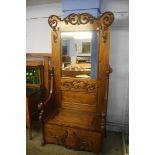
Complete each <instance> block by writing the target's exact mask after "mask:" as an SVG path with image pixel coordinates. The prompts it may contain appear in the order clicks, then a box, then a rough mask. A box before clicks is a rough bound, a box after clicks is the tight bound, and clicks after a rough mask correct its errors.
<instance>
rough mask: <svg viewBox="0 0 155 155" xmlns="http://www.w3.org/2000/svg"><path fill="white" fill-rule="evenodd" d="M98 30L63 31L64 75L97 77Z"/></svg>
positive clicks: (62, 55)
mask: <svg viewBox="0 0 155 155" xmlns="http://www.w3.org/2000/svg"><path fill="white" fill-rule="evenodd" d="M97 58H98V32H97V31H83V32H61V64H62V77H73V78H92V79H96V78H97Z"/></svg>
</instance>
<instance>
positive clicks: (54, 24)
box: [48, 15, 61, 43]
mask: <svg viewBox="0 0 155 155" xmlns="http://www.w3.org/2000/svg"><path fill="white" fill-rule="evenodd" d="M60 20H61V19H60V18H59V17H58V16H56V15H52V16H50V17H49V18H48V24H49V25H50V27H51V28H52V29H53V40H54V42H55V43H57V42H58V33H57V30H58V22H59V21H60Z"/></svg>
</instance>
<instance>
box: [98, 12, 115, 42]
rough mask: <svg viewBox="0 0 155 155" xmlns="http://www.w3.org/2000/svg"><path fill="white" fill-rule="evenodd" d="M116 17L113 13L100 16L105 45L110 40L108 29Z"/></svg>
mask: <svg viewBox="0 0 155 155" xmlns="http://www.w3.org/2000/svg"><path fill="white" fill-rule="evenodd" d="M113 21H114V15H113V13H112V12H105V13H103V14H102V15H101V16H100V23H101V29H102V38H103V41H104V43H106V41H107V38H108V33H107V32H106V30H107V28H108V27H109V26H110V25H111V24H112V23H113Z"/></svg>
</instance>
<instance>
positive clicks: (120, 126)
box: [106, 121, 129, 133]
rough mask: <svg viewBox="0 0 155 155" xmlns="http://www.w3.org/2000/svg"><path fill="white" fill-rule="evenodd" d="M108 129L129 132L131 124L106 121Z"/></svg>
mask: <svg viewBox="0 0 155 155" xmlns="http://www.w3.org/2000/svg"><path fill="white" fill-rule="evenodd" d="M106 130H109V131H117V132H125V133H128V132H129V124H128V123H124V124H123V123H120V122H108V121H107V123H106Z"/></svg>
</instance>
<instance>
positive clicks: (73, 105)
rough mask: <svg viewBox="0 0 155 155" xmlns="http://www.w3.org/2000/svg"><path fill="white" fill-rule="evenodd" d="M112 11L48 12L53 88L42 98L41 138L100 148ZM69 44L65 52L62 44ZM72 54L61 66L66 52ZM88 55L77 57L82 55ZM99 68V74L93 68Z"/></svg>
mask: <svg viewBox="0 0 155 155" xmlns="http://www.w3.org/2000/svg"><path fill="white" fill-rule="evenodd" d="M113 20H114V15H113V14H112V13H111V12H105V13H103V14H101V16H100V17H99V18H96V17H94V16H92V15H91V14H88V13H83V14H71V15H69V16H67V17H65V18H64V19H60V18H59V17H57V16H56V15H52V16H50V17H49V19H48V22H49V25H50V27H51V28H52V66H51V68H52V74H51V79H52V80H51V82H52V84H51V91H50V96H49V97H48V99H47V101H46V102H45V103H41V104H40V105H39V108H40V109H41V113H40V120H41V123H42V133H43V139H42V140H43V141H42V144H46V143H55V144H59V145H63V146H65V147H68V148H72V149H75V150H86V151H92V152H96V153H98V154H99V153H101V146H102V145H101V144H102V141H103V139H104V136H105V131H106V112H107V102H108V86H109V74H110V73H111V72H112V69H111V67H110V65H109V48H110V47H109V46H110V29H109V27H110V25H111V24H112V23H113ZM64 46H65V50H66V51H65V52H63V51H62V50H63V49H64ZM63 53H65V54H66V55H67V56H69V57H70V63H69V64H68V65H65V66H63V63H62V62H63V61H62V55H63ZM80 56H81V57H91V58H90V59H89V61H86V60H85V61H83V62H81V61H80V62H79V61H76V59H77V58H78V57H80ZM94 73H95V74H94Z"/></svg>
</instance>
